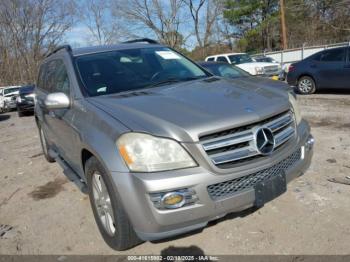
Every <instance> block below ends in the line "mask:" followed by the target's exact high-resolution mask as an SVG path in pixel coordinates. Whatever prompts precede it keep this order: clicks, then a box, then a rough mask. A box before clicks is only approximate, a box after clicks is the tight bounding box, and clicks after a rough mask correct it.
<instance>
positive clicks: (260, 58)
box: [253, 56, 280, 65]
mask: <svg viewBox="0 0 350 262" xmlns="http://www.w3.org/2000/svg"><path fill="white" fill-rule="evenodd" d="M253 59H254V60H255V61H256V62H267V63H273V64H278V65H279V64H280V63H279V62H277V61H276V60H275V59H273V58H272V57H268V56H254V58H253Z"/></svg>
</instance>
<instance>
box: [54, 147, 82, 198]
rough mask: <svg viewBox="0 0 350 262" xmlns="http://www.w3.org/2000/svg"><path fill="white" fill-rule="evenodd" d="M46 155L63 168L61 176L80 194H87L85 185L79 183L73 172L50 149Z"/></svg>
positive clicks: (79, 180)
mask: <svg viewBox="0 0 350 262" xmlns="http://www.w3.org/2000/svg"><path fill="white" fill-rule="evenodd" d="M48 153H49V155H50V156H51V157H52V158H54V159H55V160H56V162H57V163H58V164H59V165H60V166H61V167H62V168H63V174H64V175H65V176H66V177H67V178H68V179H69V181H71V182H73V183H74V184H75V185H76V186H77V187H78V188H79V190H80V191H81V192H82V193H84V194H87V193H88V188H87V185H86V184H85V183H84V182H83V181H81V179H80V177H79V176H78V175H77V174H76V173H75V172H74V170H73V169H72V168H71V167H70V166H69V165H68V164H67V163H66V162H65V161H64V160H63V159H62V158H61V157H60V156H59V155H58V154H57V153H56V152H55V151H53V150H52V149H50V150H49V152H48Z"/></svg>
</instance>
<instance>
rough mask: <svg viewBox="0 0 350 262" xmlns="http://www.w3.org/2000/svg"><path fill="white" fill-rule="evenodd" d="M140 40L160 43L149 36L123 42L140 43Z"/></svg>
mask: <svg viewBox="0 0 350 262" xmlns="http://www.w3.org/2000/svg"><path fill="white" fill-rule="evenodd" d="M140 42H146V43H149V44H159V43H158V42H157V41H156V40H153V39H149V38H138V39H133V40H129V41H125V42H123V44H131V43H140Z"/></svg>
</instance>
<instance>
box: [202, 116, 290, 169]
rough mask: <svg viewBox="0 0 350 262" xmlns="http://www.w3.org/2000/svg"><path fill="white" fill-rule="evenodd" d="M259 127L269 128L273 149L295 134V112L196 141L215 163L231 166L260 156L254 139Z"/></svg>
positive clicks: (220, 165)
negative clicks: (272, 138)
mask: <svg viewBox="0 0 350 262" xmlns="http://www.w3.org/2000/svg"><path fill="white" fill-rule="evenodd" d="M259 127H266V128H269V129H271V131H272V132H273V135H274V138H275V149H274V150H276V148H278V147H280V146H282V145H283V144H284V143H286V142H287V141H288V140H289V139H291V138H292V137H293V136H294V134H295V123H294V114H293V112H292V111H290V110H289V111H286V112H283V113H281V114H278V115H275V116H274V117H270V118H268V119H265V120H263V121H260V122H257V123H254V124H250V125H247V126H243V127H239V128H234V129H230V130H225V131H222V132H217V133H214V134H210V135H205V136H202V137H200V139H199V140H200V143H201V144H202V146H203V148H204V150H205V151H206V153H207V154H208V156H209V158H210V159H211V161H212V162H213V163H214V164H215V165H216V166H218V167H221V168H230V167H231V166H230V164H232V165H233V164H236V163H238V162H239V163H242V162H244V161H249V160H251V159H252V158H256V157H258V156H263V155H261V154H260V153H259V151H258V149H257V147H256V142H255V131H256V130H257V129H258V128H259Z"/></svg>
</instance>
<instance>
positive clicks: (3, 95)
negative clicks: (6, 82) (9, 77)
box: [0, 86, 19, 112]
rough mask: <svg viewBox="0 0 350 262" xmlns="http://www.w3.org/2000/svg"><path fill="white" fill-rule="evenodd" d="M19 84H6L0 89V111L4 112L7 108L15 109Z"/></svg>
mask: <svg viewBox="0 0 350 262" xmlns="http://www.w3.org/2000/svg"><path fill="white" fill-rule="evenodd" d="M18 90H19V86H8V87H3V88H2V89H0V111H1V112H6V111H8V110H13V109H16V99H15V97H16V96H17V95H18Z"/></svg>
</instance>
